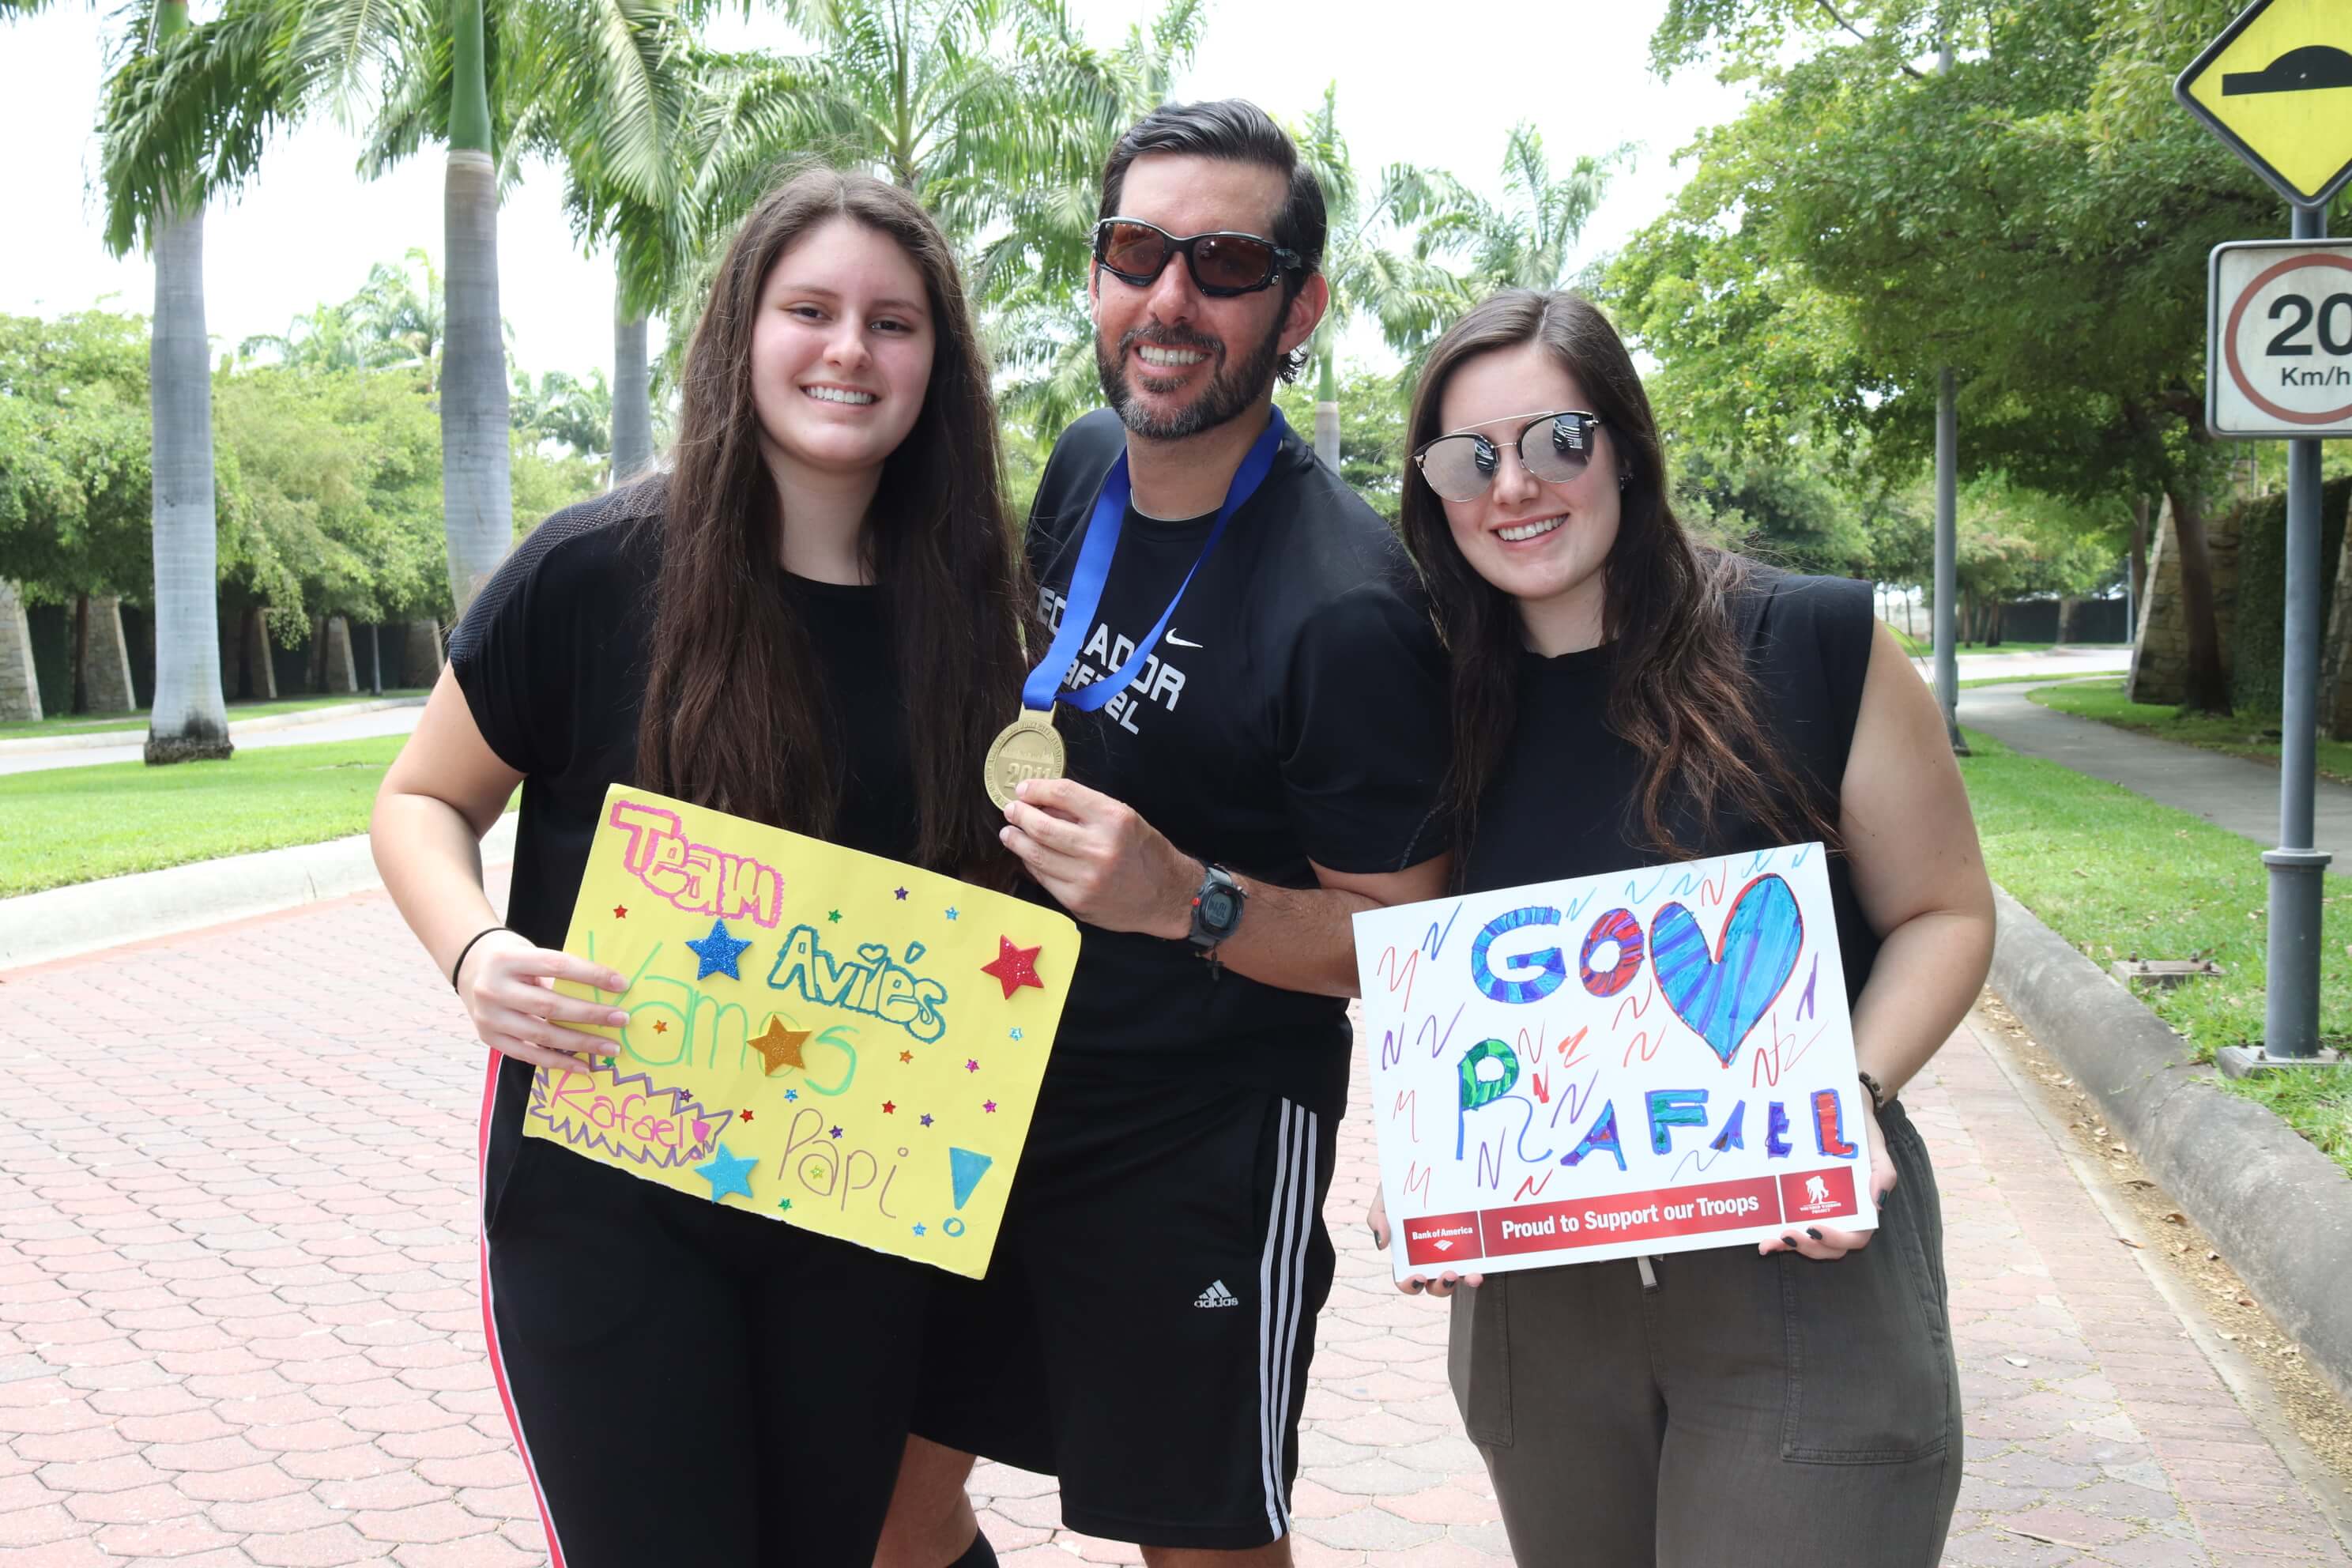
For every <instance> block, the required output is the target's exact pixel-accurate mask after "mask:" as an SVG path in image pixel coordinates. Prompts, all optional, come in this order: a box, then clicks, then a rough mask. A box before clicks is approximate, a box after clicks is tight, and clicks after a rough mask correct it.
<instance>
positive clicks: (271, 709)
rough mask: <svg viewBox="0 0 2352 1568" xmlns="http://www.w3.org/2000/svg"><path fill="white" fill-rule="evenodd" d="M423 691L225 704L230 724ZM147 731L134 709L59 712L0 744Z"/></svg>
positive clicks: (9, 728) (6, 730) (4, 730)
mask: <svg viewBox="0 0 2352 1568" xmlns="http://www.w3.org/2000/svg"><path fill="white" fill-rule="evenodd" d="M424 695H425V693H424V691H423V690H422V689H415V690H410V689H400V690H396V691H395V690H390V689H387V690H386V691H385V692H384V694H383V697H377V696H375V695H373V693H370V692H365V691H362V692H360V693H358V694H357V695H351V694H348V693H347V694H344V695H341V696H335V697H317V696H312V697H288V698H282V699H280V700H278V701H276V702H232V703H230V704H229V705H228V718H229V722H230V723H232V724H234V723H236V721H238V720H240V719H260V718H265V717H267V716H268V715H270V714H275V713H300V712H305V711H307V710H310V709H313V708H341V707H343V706H345V705H347V704H349V703H353V702H382V701H386V700H390V699H393V698H395V697H422V696H424ZM146 729H147V710H145V709H143V708H133V709H131V710H127V711H124V712H121V713H60V714H56V715H53V716H51V717H49V718H47V719H30V720H25V719H20V720H17V721H14V722H11V723H6V724H0V741H15V740H23V739H27V738H30V737H34V736H44V737H46V736H53V735H77V734H80V733H83V732H85V731H91V730H137V731H141V732H142V733H144V732H145V731H146Z"/></svg>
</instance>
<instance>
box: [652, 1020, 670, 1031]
mask: <svg viewBox="0 0 2352 1568" xmlns="http://www.w3.org/2000/svg"><path fill="white" fill-rule="evenodd" d="M654 1033H655V1034H656V1035H667V1034H668V1033H669V1026H668V1025H667V1024H665V1023H663V1022H662V1021H661V1020H660V1019H658V1018H656V1019H655V1020H654Z"/></svg>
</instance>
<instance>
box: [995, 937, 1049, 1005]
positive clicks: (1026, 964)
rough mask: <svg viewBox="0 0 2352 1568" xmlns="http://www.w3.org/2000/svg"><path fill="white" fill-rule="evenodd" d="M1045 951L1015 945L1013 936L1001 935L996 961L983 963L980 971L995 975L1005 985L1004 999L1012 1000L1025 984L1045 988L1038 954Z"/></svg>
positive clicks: (998, 939) (1039, 988)
mask: <svg viewBox="0 0 2352 1568" xmlns="http://www.w3.org/2000/svg"><path fill="white" fill-rule="evenodd" d="M1044 951H1045V949H1044V948H1043V947H1015V946H1013V939H1012V938H1011V937H1009V936H1000V937H998V938H997V939H996V962H995V963H983V964H982V965H981V966H980V972H981V973H982V974H989V975H993V976H995V978H996V983H997V984H999V985H1002V986H1003V987H1004V999H1005V1000H1006V1001H1008V1002H1010V1001H1012V1000H1013V993H1014V992H1015V991H1018V990H1020V989H1021V988H1022V987H1023V986H1024V985H1034V986H1035V987H1036V988H1037V989H1038V990H1040V991H1043V990H1044V989H1045V982H1044V981H1042V980H1040V979H1038V978H1037V955H1038V954H1039V953H1040V952H1044Z"/></svg>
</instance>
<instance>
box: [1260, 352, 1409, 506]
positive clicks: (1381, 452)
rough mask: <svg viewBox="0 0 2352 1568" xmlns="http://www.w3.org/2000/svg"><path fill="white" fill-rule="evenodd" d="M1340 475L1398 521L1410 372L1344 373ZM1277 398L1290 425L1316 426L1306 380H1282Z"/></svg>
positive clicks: (1309, 428)
mask: <svg viewBox="0 0 2352 1568" xmlns="http://www.w3.org/2000/svg"><path fill="white" fill-rule="evenodd" d="M1406 395H1407V380H1406V373H1404V372H1402V371H1388V372H1384V371H1376V370H1368V369H1366V368H1364V367H1362V366H1357V367H1355V368H1353V369H1350V370H1349V372H1348V373H1347V374H1346V375H1344V376H1342V377H1341V378H1340V379H1339V477H1340V478H1341V479H1345V480H1347V481H1348V483H1349V486H1350V487H1351V488H1352V489H1354V490H1355V492H1356V493H1357V494H1358V495H1360V496H1361V497H1363V498H1364V500H1366V501H1368V502H1370V504H1371V508H1372V510H1374V511H1377V512H1379V513H1380V514H1381V516H1382V517H1384V518H1386V519H1388V520H1389V522H1390V523H1391V525H1393V524H1394V523H1395V522H1396V521H1397V510H1398V507H1399V505H1400V504H1401V498H1402V489H1403V486H1404V484H1405V482H1406V479H1407V477H1408V476H1407V475H1406V473H1405V451H1404V434H1405V397H1406ZM1275 402H1276V404H1277V405H1279V406H1280V407H1281V409H1282V416H1283V417H1284V418H1285V419H1286V420H1288V421H1289V422H1290V425H1291V428H1293V429H1295V430H1297V431H1298V432H1300V434H1302V435H1306V434H1308V433H1311V432H1312V431H1313V430H1314V428H1315V392H1314V389H1312V388H1311V387H1309V386H1308V385H1307V384H1306V383H1305V382H1303V381H1302V382H1298V383H1296V384H1287V385H1283V386H1278V387H1276V390H1275Z"/></svg>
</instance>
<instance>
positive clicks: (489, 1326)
mask: <svg viewBox="0 0 2352 1568" xmlns="http://www.w3.org/2000/svg"><path fill="white" fill-rule="evenodd" d="M505 1061H506V1058H504V1057H502V1056H500V1055H499V1053H498V1052H496V1051H492V1052H491V1053H490V1061H489V1068H488V1071H487V1072H485V1073H484V1075H483V1078H482V1125H481V1131H480V1132H479V1134H478V1142H477V1144H476V1146H475V1150H474V1223H475V1225H476V1226H478V1230H477V1233H476V1234H477V1235H478V1237H480V1247H481V1259H482V1338H483V1339H484V1341H486V1342H488V1345H489V1349H490V1375H491V1376H492V1377H494V1378H496V1379H497V1380H498V1384H499V1404H500V1405H505V1406H506V1412H507V1426H508V1428H509V1430H511V1431H512V1432H513V1433H514V1440H515V1448H516V1450H517V1451H518V1452H519V1453H520V1454H521V1455H522V1468H523V1474H524V1475H526V1476H528V1477H530V1495H531V1500H533V1501H534V1502H536V1503H538V1504H539V1522H540V1527H541V1529H543V1530H545V1531H547V1559H548V1563H549V1564H550V1568H563V1542H562V1540H560V1539H559V1538H558V1537H557V1535H556V1533H555V1516H554V1515H553V1514H551V1513H550V1512H548V1511H547V1494H546V1493H545V1492H543V1491H541V1489H540V1486H539V1467H538V1466H537V1465H535V1464H533V1463H532V1462H531V1458H530V1439H529V1438H527V1437H525V1436H523V1435H522V1416H521V1415H520V1413H518V1412H517V1411H516V1409H515V1402H514V1394H513V1393H512V1391H511V1390H509V1388H508V1387H507V1363H506V1358H505V1357H504V1356H503V1355H501V1354H499V1317H498V1313H497V1312H496V1311H495V1310H493V1309H492V1306H491V1301H490V1236H489V1230H488V1226H486V1225H484V1224H483V1220H482V1216H483V1215H484V1214H485V1213H486V1212H487V1210H486V1208H485V1206H484V1205H485V1204H486V1203H487V1201H488V1195H489V1181H490V1113H491V1112H492V1111H493V1110H496V1109H497V1107H498V1102H499V1067H500V1065H501V1064H503V1063H504V1062H505Z"/></svg>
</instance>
